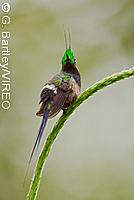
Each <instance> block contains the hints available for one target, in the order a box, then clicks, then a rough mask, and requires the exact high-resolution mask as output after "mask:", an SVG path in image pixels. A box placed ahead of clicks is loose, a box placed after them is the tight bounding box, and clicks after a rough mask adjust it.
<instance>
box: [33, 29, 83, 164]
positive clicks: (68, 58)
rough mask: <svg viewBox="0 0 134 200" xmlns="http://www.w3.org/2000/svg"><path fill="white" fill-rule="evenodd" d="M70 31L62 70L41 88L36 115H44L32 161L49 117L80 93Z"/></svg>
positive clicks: (66, 106)
mask: <svg viewBox="0 0 134 200" xmlns="http://www.w3.org/2000/svg"><path fill="white" fill-rule="evenodd" d="M68 33H69V45H67V38H66V33H65V32H64V36H65V44H66V50H65V52H64V55H63V57H62V62H61V71H60V73H59V74H57V75H55V76H54V77H53V78H52V79H51V80H49V81H48V82H47V83H46V84H45V85H44V87H43V88H42V90H41V94H40V101H39V104H40V108H39V110H38V112H37V113H36V115H37V116H39V117H42V122H41V125H40V128H39V131H38V135H37V138H36V141H35V144H34V146H33V149H32V153H31V156H30V161H31V159H32V157H33V155H34V152H35V150H37V149H38V147H39V144H40V141H41V138H42V135H43V132H44V129H45V127H46V124H47V121H48V119H50V118H53V117H54V116H56V115H57V114H58V113H59V112H60V111H61V110H62V111H63V112H64V111H65V110H66V109H68V108H69V106H70V105H71V104H72V103H73V102H74V101H75V100H76V98H77V97H78V96H79V94H80V89H81V76H80V72H79V70H78V68H77V65H76V59H75V57H74V54H73V51H72V48H71V36H70V32H68Z"/></svg>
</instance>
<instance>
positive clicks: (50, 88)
mask: <svg viewBox="0 0 134 200" xmlns="http://www.w3.org/2000/svg"><path fill="white" fill-rule="evenodd" d="M45 88H47V89H49V90H53V92H54V93H55V94H57V88H56V87H55V85H54V84H51V85H49V84H46V85H45V86H44V87H43V88H42V90H44V89H45Z"/></svg>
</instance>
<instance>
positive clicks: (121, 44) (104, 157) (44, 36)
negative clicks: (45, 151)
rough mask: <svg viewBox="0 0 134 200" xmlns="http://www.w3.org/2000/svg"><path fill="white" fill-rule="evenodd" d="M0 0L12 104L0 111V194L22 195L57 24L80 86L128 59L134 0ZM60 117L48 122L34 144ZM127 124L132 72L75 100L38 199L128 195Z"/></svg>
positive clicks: (133, 91) (130, 135)
mask: <svg viewBox="0 0 134 200" xmlns="http://www.w3.org/2000/svg"><path fill="white" fill-rule="evenodd" d="M0 2H1V3H2V2H5V1H3V0H1V1H0ZM6 2H10V4H11V11H10V16H11V23H10V25H9V26H8V28H7V29H8V30H9V31H11V39H10V50H11V56H10V66H11V67H10V68H11V79H12V80H11V95H12V96H11V104H12V106H11V108H10V110H8V111H3V110H2V109H1V110H0V200H23V199H25V195H26V193H27V191H28V187H29V184H30V179H31V175H32V171H33V167H32V168H31V171H30V173H29V176H28V181H27V184H26V186H25V188H24V189H23V188H22V183H23V179H24V176H25V171H26V167H27V163H28V159H29V156H30V153H31V149H32V147H33V144H34V141H35V137H36V134H37V130H38V128H39V125H40V121H41V119H40V118H38V117H36V116H35V113H36V111H37V110H38V102H39V94H40V90H41V88H42V87H43V85H44V84H45V83H46V81H47V80H49V79H50V78H51V77H52V76H53V75H54V74H56V73H57V72H59V71H60V68H61V58H62V55H63V53H64V50H65V44H64V35H63V30H64V28H65V29H66V28H68V27H69V28H70V30H71V36H72V46H73V50H74V54H75V57H76V59H77V63H78V67H79V70H80V72H81V76H82V90H84V89H86V88H87V87H89V86H90V85H91V84H93V83H94V82H96V81H97V80H100V79H101V78H103V77H104V76H107V75H110V74H112V73H114V72H117V71H120V70H122V69H124V68H128V67H130V66H133V65H134V1H133V0H113V1H109V0H108V1H106V0H102V1H99V0H77V1H61V0H59V1H56V0H53V1H51V0H46V1H45V0H38V1H36V0H24V1H23V0H12V1H6ZM2 16H3V13H1V14H0V17H2ZM0 29H1V27H0ZM59 116H60V114H59V115H58V116H57V117H56V118H54V119H52V120H50V121H49V123H48V126H47V128H46V130H45V134H44V138H43V141H42V145H41V146H43V143H44V141H45V138H46V136H47V134H48V133H49V132H50V130H51V128H52V127H53V124H54V123H55V121H56V120H57V118H58V117H59ZM133 124H134V79H133V78H132V79H129V80H125V81H121V82H119V83H118V84H115V85H113V86H112V87H109V88H106V89H104V90H103V91H101V92H100V93H97V94H96V95H95V96H93V97H92V98H91V99H90V100H89V101H87V102H86V103H84V104H82V105H81V106H80V107H79V108H78V109H77V110H76V112H75V113H74V114H73V116H72V117H71V119H70V120H69V121H68V122H67V123H66V124H65V126H64V129H62V131H61V134H60V135H59V136H58V139H57V140H56V142H55V144H54V146H53V149H52V151H51V154H50V156H49V159H48V160H47V163H46V167H45V170H44V173H43V178H42V180H41V186H40V190H39V195H38V198H37V199H39V200H44V199H49V200H60V199H61V200H63V199H64V200H98V199H99V200H126V199H127V200H132V199H134V125H133Z"/></svg>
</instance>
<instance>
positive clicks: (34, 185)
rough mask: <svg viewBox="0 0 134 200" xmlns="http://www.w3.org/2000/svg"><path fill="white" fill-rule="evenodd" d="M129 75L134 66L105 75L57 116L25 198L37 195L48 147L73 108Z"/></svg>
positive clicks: (133, 72)
mask: <svg viewBox="0 0 134 200" xmlns="http://www.w3.org/2000/svg"><path fill="white" fill-rule="evenodd" d="M130 76H134V68H131V69H128V70H124V71H122V72H119V73H116V74H113V75H111V76H109V77H106V78H104V79H102V80H100V81H99V82H97V83H95V84H94V85H92V86H91V87H89V88H88V89H87V90H85V91H84V92H83V93H82V94H81V95H80V96H79V97H78V98H77V100H76V101H75V102H74V103H73V104H72V105H71V106H70V107H69V108H68V109H67V110H66V112H65V113H64V114H63V115H62V116H61V117H60V118H59V120H58V121H57V122H56V124H55V126H54V128H53V130H52V131H51V133H50V134H49V136H48V138H47V140H46V143H45V145H44V148H43V150H42V152H41V154H40V157H39V160H38V162H37V166H36V169H35V173H34V175H33V179H32V181H31V186H30V189H29V192H28V195H27V200H35V199H36V197H37V192H38V189H39V185H40V179H41V175H42V171H43V167H44V164H45V162H46V159H47V157H48V155H49V152H50V149H51V147H52V144H53V143H54V141H55V139H56V137H57V135H58V133H59V131H60V130H61V128H62V127H63V125H64V123H65V122H66V121H67V119H68V118H69V117H70V115H71V114H72V113H73V112H74V110H75V109H76V108H77V107H78V106H79V105H80V104H82V103H83V102H84V101H85V100H86V99H88V98H89V97H91V96H92V95H93V94H95V93H96V92H97V91H99V90H101V89H103V88H105V87H107V86H109V85H112V84H113V83H115V82H117V81H120V80H122V79H126V78H129V77H130Z"/></svg>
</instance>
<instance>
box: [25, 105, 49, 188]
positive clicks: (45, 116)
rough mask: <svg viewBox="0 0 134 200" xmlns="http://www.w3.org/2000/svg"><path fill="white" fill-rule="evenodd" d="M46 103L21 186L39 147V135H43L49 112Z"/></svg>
mask: <svg viewBox="0 0 134 200" xmlns="http://www.w3.org/2000/svg"><path fill="white" fill-rule="evenodd" d="M48 105H49V104H47V106H46V108H45V111H44V115H43V118H42V122H41V125H40V128H39V132H38V135H37V138H36V141H35V144H34V146H33V149H32V152H31V155H30V159H29V162H28V167H27V170H26V175H25V178H24V182H23V186H24V185H25V181H26V177H27V174H28V171H29V167H30V164H31V161H32V158H33V155H34V153H35V150H36V151H37V150H38V148H39V144H40V141H41V137H42V135H43V131H44V129H45V127H46V124H47V120H48V117H49V112H50V109H49V106H48Z"/></svg>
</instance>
